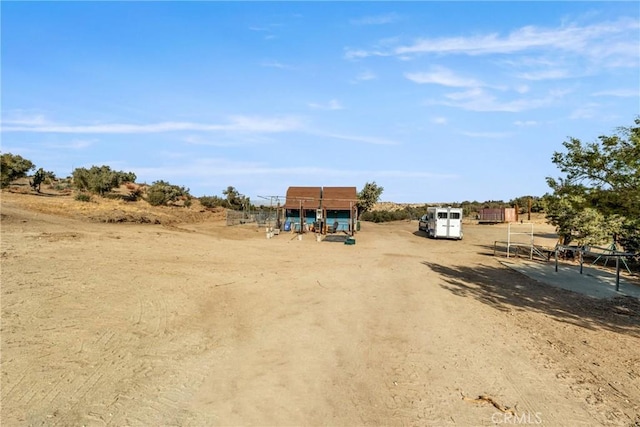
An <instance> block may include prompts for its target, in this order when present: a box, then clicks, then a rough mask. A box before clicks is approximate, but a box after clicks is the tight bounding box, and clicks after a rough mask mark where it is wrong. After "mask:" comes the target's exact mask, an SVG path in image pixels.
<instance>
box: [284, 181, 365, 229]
mask: <svg viewBox="0 0 640 427" xmlns="http://www.w3.org/2000/svg"><path fill="white" fill-rule="evenodd" d="M357 202H358V194H357V192H356V187H289V189H288V190H287V196H286V202H285V204H284V205H283V206H282V212H283V216H284V222H283V223H282V229H283V231H302V232H304V231H316V232H318V231H320V232H323V233H325V232H327V231H330V232H336V231H344V232H353V231H355V224H356V219H357V217H358V208H357Z"/></svg>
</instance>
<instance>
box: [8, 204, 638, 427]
mask: <svg viewBox="0 0 640 427" xmlns="http://www.w3.org/2000/svg"><path fill="white" fill-rule="evenodd" d="M1 202H2V211H1V213H2V222H1V226H2V230H1V238H2V242H1V250H0V253H1V267H2V289H1V291H2V299H1V310H2V312H1V315H2V318H1V320H2V325H1V345H2V347H1V361H2V366H1V375H2V378H1V386H2V389H1V405H2V407H1V412H0V416H1V417H0V421H1V423H2V425H3V426H13V425H20V426H22V425H35V426H39V425H59V426H69V425H78V426H79V425H86V426H102V425H110V426H125V425H129V426H149V425H175V426H203V425H337V426H354V425H394V426H395V425H398V426H400V425H411V426H432V425H433V426H440V425H462V426H468V425H474V426H477V425H495V424H545V425H565V426H569V425H571V426H575V425H620V426H638V425H640V304H638V301H637V300H632V299H618V300H595V299H590V298H588V297H586V296H581V295H578V294H574V293H571V292H569V291H564V290H561V289H556V288H552V287H549V286H546V285H544V284H540V283H537V282H535V281H532V280H530V279H528V278H526V277H525V276H522V275H520V274H519V273H517V272H515V271H512V270H510V269H509V268H507V267H504V266H503V265H502V264H500V262H499V261H500V260H501V259H502V258H501V257H500V256H494V255H493V242H494V241H495V240H504V239H505V238H506V226H505V225H475V224H465V238H464V240H462V241H445V240H430V239H427V238H425V236H424V233H422V232H418V231H417V222H415V221H413V222H397V223H387V224H372V223H363V224H362V229H361V232H360V233H358V234H357V235H356V244H355V245H344V244H340V243H329V242H317V241H316V240H315V238H314V237H313V235H310V234H307V235H304V237H303V239H302V240H297V239H296V238H295V236H294V235H291V234H280V235H277V236H275V237H274V238H272V239H267V238H266V233H265V230H264V229H262V228H258V227H257V226H256V225H243V226H235V227H227V226H225V223H224V216H223V215H222V214H221V213H219V212H218V213H209V212H200V211H198V209H197V208H193V207H192V208H190V209H185V208H182V209H180V208H153V209H151V208H144V207H143V206H144V205H143V203H144V202H139V203H138V204H135V203H134V204H126V203H125V202H117V201H111V200H109V201H101V202H100V203H82V202H77V201H74V200H73V198H72V197H71V196H64V197H62V196H55V195H47V194H44V195H41V196H37V195H29V194H14V193H9V192H3V193H2V200H1ZM177 211H179V213H176V212H177ZM141 218H146V219H148V220H149V221H146V220H141ZM535 233H536V242H538V243H542V244H544V243H548V244H550V245H553V243H554V242H555V239H554V235H553V228H551V227H550V226H548V225H546V224H543V223H538V224H536V225H535Z"/></svg>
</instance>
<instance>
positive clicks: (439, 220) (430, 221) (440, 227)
mask: <svg viewBox="0 0 640 427" xmlns="http://www.w3.org/2000/svg"><path fill="white" fill-rule="evenodd" d="M418 230H420V231H424V232H426V233H427V236H428V237H431V238H432V239H438V238H442V239H456V240H462V236H463V231H462V208H452V207H450V206H449V207H429V208H427V213H426V214H425V215H423V216H422V218H420V221H419V222H418Z"/></svg>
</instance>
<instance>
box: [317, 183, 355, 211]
mask: <svg viewBox="0 0 640 427" xmlns="http://www.w3.org/2000/svg"><path fill="white" fill-rule="evenodd" d="M357 198H358V194H357V192H356V187H323V188H322V206H323V207H324V208H325V209H336V210H344V209H346V210H349V208H351V207H352V206H355V204H356V201H357Z"/></svg>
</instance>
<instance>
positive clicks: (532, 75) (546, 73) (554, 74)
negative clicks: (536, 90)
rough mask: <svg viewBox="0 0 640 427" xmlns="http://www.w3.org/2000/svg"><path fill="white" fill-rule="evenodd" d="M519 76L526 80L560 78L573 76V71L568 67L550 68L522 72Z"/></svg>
mask: <svg viewBox="0 0 640 427" xmlns="http://www.w3.org/2000/svg"><path fill="white" fill-rule="evenodd" d="M517 77H519V78H521V79H525V80H558V79H566V78H569V77H573V76H572V73H571V72H570V71H569V70H566V69H548V70H536V71H530V72H525V73H520V74H518V75H517Z"/></svg>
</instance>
